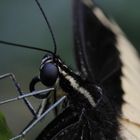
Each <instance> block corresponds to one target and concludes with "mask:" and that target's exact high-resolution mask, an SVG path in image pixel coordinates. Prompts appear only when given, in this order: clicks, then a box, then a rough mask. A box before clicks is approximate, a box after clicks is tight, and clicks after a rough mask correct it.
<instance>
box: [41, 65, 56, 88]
mask: <svg viewBox="0 0 140 140" xmlns="http://www.w3.org/2000/svg"><path fill="white" fill-rule="evenodd" d="M57 77H58V68H57V66H56V65H55V64H54V63H46V64H44V66H43V67H42V68H41V70H40V80H41V82H42V83H43V84H44V85H46V86H48V87H51V86H53V85H54V84H55V82H56V80H57Z"/></svg>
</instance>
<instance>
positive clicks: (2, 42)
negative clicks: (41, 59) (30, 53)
mask: <svg viewBox="0 0 140 140" xmlns="http://www.w3.org/2000/svg"><path fill="white" fill-rule="evenodd" d="M0 43H1V44H5V45H9V46H15V47H19V48H27V49H32V50H37V51H42V52H48V53H52V52H51V51H49V50H46V49H42V48H37V47H32V46H27V45H22V44H18V43H13V42H7V41H3V40H0Z"/></svg>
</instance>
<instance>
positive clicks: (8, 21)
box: [0, 0, 140, 140]
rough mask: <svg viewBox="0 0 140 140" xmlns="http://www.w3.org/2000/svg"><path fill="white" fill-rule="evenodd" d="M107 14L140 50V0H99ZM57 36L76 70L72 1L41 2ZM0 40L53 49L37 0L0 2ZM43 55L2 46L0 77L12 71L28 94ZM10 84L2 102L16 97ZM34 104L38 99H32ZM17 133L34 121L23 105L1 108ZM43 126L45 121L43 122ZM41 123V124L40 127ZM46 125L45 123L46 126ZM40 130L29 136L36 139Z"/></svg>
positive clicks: (1, 84)
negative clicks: (31, 120) (30, 83)
mask: <svg viewBox="0 0 140 140" xmlns="http://www.w3.org/2000/svg"><path fill="white" fill-rule="evenodd" d="M96 2H97V3H98V5H100V6H101V7H102V8H103V9H104V10H105V11H106V13H107V14H109V15H110V16H112V17H113V18H114V19H115V20H116V21H117V23H118V24H119V25H120V26H121V28H122V29H123V30H124V32H125V33H126V34H127V36H128V38H129V39H130V41H131V42H132V43H133V44H134V46H136V48H137V49H138V50H140V47H139V46H140V41H139V36H140V28H139V25H140V12H139V8H140V1H139V0H133V1H132V0H117V1H113V0H104V1H102V0H96ZM40 3H41V4H42V5H43V9H44V11H45V12H46V14H47V17H48V19H49V21H50V24H51V26H52V29H53V32H54V34H55V38H56V42H57V46H58V48H57V49H58V54H59V56H61V58H62V59H63V60H64V61H65V62H66V64H68V65H69V66H71V67H72V68H73V69H75V61H74V55H73V50H72V49H73V28H72V0H59V1H56V0H40ZM0 40H5V41H10V42H15V43H20V44H24V45H30V46H34V47H38V48H45V49H48V50H53V44H52V38H51V36H50V33H49V32H48V27H47V25H46V23H45V21H44V19H43V17H42V15H41V13H40V11H39V9H38V7H37V5H36V4H35V2H34V0H12V1H9V0H0ZM43 55H44V53H42V52H38V51H35V50H28V49H22V48H16V47H8V46H6V45H3V44H0V75H1V74H4V73H7V72H12V73H14V74H15V75H16V78H17V80H18V81H19V83H20V85H21V88H22V90H23V91H25V92H28V85H29V82H30V81H31V79H32V78H33V77H34V76H36V75H38V73H39V65H40V61H41V58H42V57H43ZM16 95H17V93H16V91H15V89H14V87H13V85H12V83H11V81H10V79H5V80H1V81H0V99H1V100H2V99H6V98H9V97H13V96H16ZM31 100H32V103H33V104H34V105H35V104H36V103H37V100H36V99H34V98H31ZM0 110H1V111H2V112H4V114H5V117H6V119H7V122H8V124H9V126H10V128H11V130H12V131H13V133H14V134H17V133H18V132H20V130H22V129H23V128H24V126H25V125H26V124H27V123H28V121H29V120H30V119H31V118H32V116H31V114H30V112H29V111H28V110H27V108H26V107H25V106H24V103H23V102H19V101H18V102H14V103H9V104H6V105H2V106H0ZM43 123H44V121H43ZM41 125H42V124H40V127H41ZM44 125H45V124H44ZM37 131H39V130H38V129H36V128H35V129H34V130H33V132H34V133H32V132H31V133H30V134H29V136H28V139H30V140H31V139H33V137H35V134H37Z"/></svg>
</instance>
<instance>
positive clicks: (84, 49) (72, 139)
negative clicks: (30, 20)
mask: <svg viewBox="0 0 140 140" xmlns="http://www.w3.org/2000/svg"><path fill="white" fill-rule="evenodd" d="M36 2H37V4H38V6H39V7H40V4H39V3H38V1H37V0H36ZM73 5H74V14H73V15H74V20H73V22H74V43H75V47H74V49H75V56H76V61H77V65H78V69H79V72H80V74H77V73H75V72H74V71H73V70H71V69H70V68H69V67H68V66H67V65H66V64H64V62H63V61H62V60H61V59H60V58H59V57H58V56H57V55H56V51H55V50H54V52H51V51H48V50H45V51H46V52H48V53H49V55H48V54H47V55H45V56H44V57H43V59H42V62H41V66H40V76H39V77H35V78H34V79H33V80H32V81H31V83H30V91H31V95H34V96H36V97H37V98H48V94H50V92H49V91H48V90H53V89H52V88H50V89H47V90H45V91H41V93H40V92H36V91H34V90H35V85H36V83H37V82H39V81H41V82H42V83H43V84H44V85H46V86H49V87H53V86H54V84H55V83H56V82H58V84H59V86H60V87H61V88H62V90H63V91H64V92H65V93H66V95H65V96H63V97H62V98H60V99H58V101H56V104H54V105H53V107H52V106H51V107H52V108H54V107H55V106H57V105H58V104H59V103H60V102H62V100H64V99H65V98H66V96H67V103H66V105H65V108H64V109H63V111H62V112H61V113H60V114H59V115H58V116H57V117H56V118H55V119H54V120H53V121H52V122H50V123H49V124H48V125H47V126H46V127H45V129H44V130H43V131H42V132H41V133H40V134H39V136H38V137H37V138H36V139H37V140H66V139H68V140H121V139H122V140H125V139H126V140H132V139H133V140H139V139H140V121H139V118H140V117H139V116H140V111H139V106H138V105H137V104H138V103H139V99H140V94H139V87H138V83H139V79H140V77H139V71H138V69H139V57H138V54H137V52H136V50H135V49H134V48H133V46H132V45H131V43H130V42H129V41H128V40H127V39H126V38H125V35H124V34H123V32H122V31H121V30H120V28H119V27H118V26H117V24H116V23H114V22H111V21H110V20H109V19H108V18H107V17H106V16H105V14H104V13H103V12H102V10H101V9H100V8H99V7H98V6H96V5H95V3H94V2H93V1H90V0H76V1H73ZM40 9H41V7H40ZM41 11H42V9H41ZM42 13H43V11H42ZM43 14H44V13H43ZM44 17H46V16H45V15H44ZM46 21H47V19H46ZM48 25H49V23H48ZM50 29H51V27H50ZM51 33H52V32H51ZM52 36H53V33H52ZM54 42H55V41H54ZM1 43H2V41H1ZM3 43H4V42H3ZM5 43H6V42H5ZM7 44H8V43H7ZM54 44H55V43H54ZM10 45H16V44H10ZM17 46H20V45H19V44H17ZM24 47H27V46H24ZM28 48H29V47H28ZM30 48H31V47H30ZM5 76H7V75H4V76H3V77H5ZM10 76H11V77H12V78H13V81H14V76H13V75H10ZM134 77H135V80H134V79H133V78H134ZM15 85H16V86H17V89H18V90H19V87H18V84H17V83H15ZM46 92H47V93H46ZM19 93H20V94H21V96H23V95H22V92H21V91H20V90H19ZM21 96H20V98H22V97H21ZM24 101H25V102H26V104H27V105H28V106H29V108H30V110H31V111H32V113H33V114H35V113H34V111H33V110H32V108H31V107H32V106H30V103H28V100H27V99H26V98H24ZM45 103H46V102H45ZM42 107H43V110H42ZM51 107H49V108H48V106H47V109H46V108H45V105H44V104H43V103H42V104H41V107H40V108H39V111H38V114H37V115H39V117H38V116H37V117H36V118H35V119H34V120H33V122H31V123H30V124H29V125H28V126H27V128H25V129H24V130H23V132H22V133H21V135H18V136H17V137H15V138H13V139H16V138H18V137H21V136H23V135H24V134H26V131H28V129H30V128H31V127H32V126H34V124H35V123H36V122H38V121H40V120H41V119H42V118H43V117H44V116H46V113H48V111H49V110H52V108H51ZM40 110H41V113H40V114H39V112H40ZM46 110H47V111H46ZM35 115H36V114H35Z"/></svg>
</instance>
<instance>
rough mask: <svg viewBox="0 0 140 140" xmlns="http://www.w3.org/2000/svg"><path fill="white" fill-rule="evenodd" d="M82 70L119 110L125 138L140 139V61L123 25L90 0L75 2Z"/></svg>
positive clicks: (77, 46)
mask: <svg viewBox="0 0 140 140" xmlns="http://www.w3.org/2000/svg"><path fill="white" fill-rule="evenodd" d="M74 19H75V20H74V21H75V23H74V27H75V30H74V31H75V50H76V51H75V53H76V59H77V64H78V68H79V71H81V72H82V74H83V75H84V76H85V77H86V78H87V79H88V80H93V82H96V83H98V84H101V85H102V86H103V89H104V91H105V94H106V95H107V96H108V97H109V99H110V101H111V102H112V103H113V105H114V108H115V109H116V115H117V116H118V119H119V121H120V123H121V126H120V127H121V130H120V134H121V135H122V137H124V139H125V138H126V139H128V140H129V139H134V140H135V139H136V140H137V139H140V119H139V118H140V108H139V106H140V101H139V100H140V88H139V85H138V83H139V81H140V73H139V72H140V61H139V56H138V54H137V52H136V50H135V49H134V47H133V46H132V44H131V43H130V42H129V41H128V40H127V39H126V37H125V35H124V34H123V32H122V31H121V30H120V28H119V27H118V26H117V25H116V23H114V22H113V21H112V22H111V21H110V20H109V19H108V18H107V16H105V14H104V13H103V12H102V10H101V9H100V8H99V7H97V6H96V5H95V4H94V3H93V2H91V1H90V0H86V1H83V2H81V1H80V0H77V1H76V2H75V12H74Z"/></svg>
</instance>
